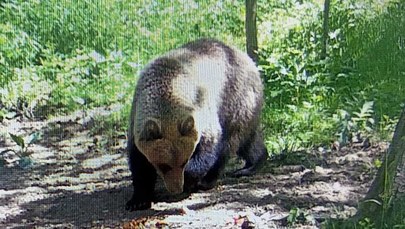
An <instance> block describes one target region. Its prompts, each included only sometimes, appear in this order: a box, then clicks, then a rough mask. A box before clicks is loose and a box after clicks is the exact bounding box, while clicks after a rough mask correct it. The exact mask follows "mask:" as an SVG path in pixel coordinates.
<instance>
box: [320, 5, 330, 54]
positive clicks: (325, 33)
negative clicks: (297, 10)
mask: <svg viewBox="0 0 405 229" xmlns="http://www.w3.org/2000/svg"><path fill="white" fill-rule="evenodd" d="M329 8H330V0H325V3H324V5H323V29H322V51H321V59H322V60H323V59H325V58H326V55H327V52H326V50H327V47H328V38H329Z"/></svg>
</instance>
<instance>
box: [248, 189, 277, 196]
mask: <svg viewBox="0 0 405 229" xmlns="http://www.w3.org/2000/svg"><path fill="white" fill-rule="evenodd" d="M249 193H250V194H251V195H253V196H255V197H258V198H263V197H266V196H269V195H270V196H274V193H273V192H272V191H270V190H269V189H268V188H266V189H251V190H249Z"/></svg>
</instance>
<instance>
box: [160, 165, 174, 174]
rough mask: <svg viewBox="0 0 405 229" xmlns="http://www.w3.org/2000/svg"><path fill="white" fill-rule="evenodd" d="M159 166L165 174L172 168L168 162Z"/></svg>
mask: <svg viewBox="0 0 405 229" xmlns="http://www.w3.org/2000/svg"><path fill="white" fill-rule="evenodd" d="M158 168H159V170H160V171H161V172H162V173H163V174H166V173H167V172H169V171H170V170H172V167H171V166H170V165H168V164H159V165H158Z"/></svg>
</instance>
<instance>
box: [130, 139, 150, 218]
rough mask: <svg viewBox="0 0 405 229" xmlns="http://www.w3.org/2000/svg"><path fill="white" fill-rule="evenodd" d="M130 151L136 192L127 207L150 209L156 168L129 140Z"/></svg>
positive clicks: (132, 209) (131, 208)
mask: <svg viewBox="0 0 405 229" xmlns="http://www.w3.org/2000/svg"><path fill="white" fill-rule="evenodd" d="M128 152H129V166H130V169H131V172H132V185H133V187H134V193H133V195H132V198H131V200H129V201H128V202H127V203H126V207H125V208H126V209H127V210H129V211H134V210H144V209H149V208H150V207H151V206H152V199H153V196H154V195H153V193H154V189H155V183H156V176H157V175H156V170H155V168H154V167H153V166H152V165H151V164H150V163H149V161H148V160H147V159H146V157H145V156H144V155H143V154H142V153H141V152H140V151H139V150H138V148H137V147H136V146H135V145H134V144H133V142H132V141H129V142H128Z"/></svg>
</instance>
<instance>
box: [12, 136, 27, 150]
mask: <svg viewBox="0 0 405 229" xmlns="http://www.w3.org/2000/svg"><path fill="white" fill-rule="evenodd" d="M9 135H10V137H11V138H12V139H13V141H14V142H15V143H17V145H18V146H20V147H21V148H22V149H24V148H25V143H24V139H23V138H22V137H21V136H17V135H14V134H12V133H9Z"/></svg>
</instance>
